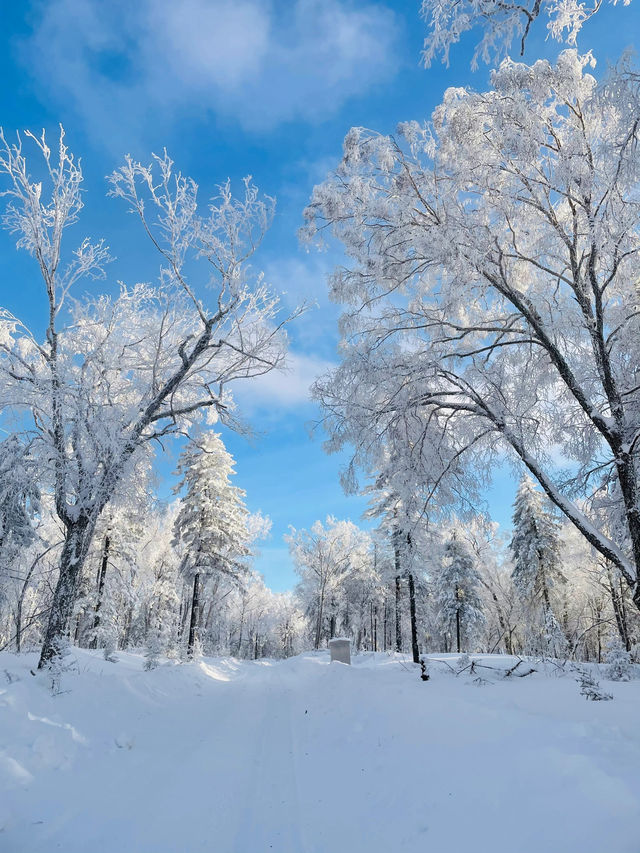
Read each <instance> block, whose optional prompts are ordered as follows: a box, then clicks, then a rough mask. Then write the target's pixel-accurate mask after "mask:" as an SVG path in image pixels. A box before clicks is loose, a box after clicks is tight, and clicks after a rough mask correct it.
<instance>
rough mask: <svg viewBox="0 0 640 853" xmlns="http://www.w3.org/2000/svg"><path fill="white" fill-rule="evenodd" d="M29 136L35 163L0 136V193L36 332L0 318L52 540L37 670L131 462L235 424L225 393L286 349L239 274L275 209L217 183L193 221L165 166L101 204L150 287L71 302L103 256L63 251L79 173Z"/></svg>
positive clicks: (86, 246) (4, 363)
mask: <svg viewBox="0 0 640 853" xmlns="http://www.w3.org/2000/svg"><path fill="white" fill-rule="evenodd" d="M27 137H28V139H29V141H30V142H33V143H34V145H35V148H36V153H37V154H38V155H39V160H38V162H34V163H31V161H30V160H28V159H27V156H26V154H25V153H24V151H23V147H22V140H21V138H20V137H19V138H18V140H17V142H16V143H15V144H10V143H9V142H8V141H7V140H6V139H5V137H4V136H2V135H0V179H2V180H3V185H2V187H1V188H0V191H2V194H3V195H4V196H5V198H6V199H7V202H8V203H7V207H6V214H5V217H4V224H5V226H6V227H7V228H9V229H10V230H11V231H12V232H14V233H15V234H16V235H17V244H18V247H19V248H22V249H26V250H27V251H28V252H29V253H30V254H31V255H32V256H33V257H34V258H35V260H36V265H37V267H38V269H39V273H40V276H41V278H42V283H43V286H44V292H45V295H46V299H47V303H48V304H47V311H46V319H45V322H44V323H43V325H44V326H45V327H46V333H45V338H44V340H43V341H40V340H39V339H38V337H37V335H36V334H35V333H33V332H32V331H30V330H29V329H28V328H27V327H26V326H25V325H24V324H23V323H22V322H21V321H20V320H19V318H17V317H14V316H13V315H11V314H10V313H9V312H8V311H6V310H5V311H3V312H2V314H1V317H0V405H1V406H2V407H3V409H4V410H5V411H10V412H15V413H18V415H19V416H22V415H23V414H24V413H32V415H33V420H32V424H31V431H32V432H31V434H32V435H33V436H34V439H33V441H32V451H33V453H34V455H37V458H38V460H39V463H40V469H41V471H40V472H41V475H42V479H43V481H45V482H46V483H47V485H48V486H49V487H50V488H51V490H52V491H53V493H54V494H55V506H56V512H57V514H58V516H59V518H60V520H61V522H62V524H63V525H64V529H65V539H64V544H63V547H62V551H61V556H60V575H59V579H58V583H57V586H56V590H55V595H54V600H53V602H52V606H51V610H50V616H49V622H48V627H47V631H46V635H45V638H44V643H43V647H42V652H41V658H40V666H44V665H46V664H48V662H49V661H50V660H51V658H52V656H53V655H54V654H55V647H56V643H55V639H56V637H60V636H63V635H65V634H66V632H67V631H68V628H69V622H70V618H71V614H72V611H73V606H74V602H75V599H76V595H77V592H78V584H79V579H80V577H81V574H82V569H83V565H84V563H85V560H86V557H87V554H88V553H89V549H90V547H91V543H92V539H93V535H94V531H95V528H96V524H97V523H98V519H99V518H100V515H101V513H102V512H103V510H104V509H105V507H106V506H107V505H108V503H109V502H110V500H111V499H112V498H113V496H114V494H115V492H116V491H117V489H118V488H119V487H120V485H121V484H122V483H123V482H124V481H126V479H127V478H128V477H131V476H132V472H133V468H134V465H135V463H136V460H137V458H139V457H140V455H141V454H144V453H150V452H151V448H152V447H154V446H156V445H155V440H156V439H162V438H164V437H167V436H170V435H173V434H176V433H181V432H184V431H185V430H188V429H189V428H190V427H191V425H192V424H193V423H194V422H195V421H197V420H199V419H201V418H202V417H203V415H204V413H206V412H209V413H210V414H211V415H212V416H213V417H214V418H216V417H219V418H222V420H224V421H227V422H228V423H229V424H231V425H233V423H234V419H233V417H232V415H231V411H232V408H231V402H232V401H231V398H230V396H229V394H228V392H227V390H226V389H227V388H228V385H229V383H232V382H233V381H234V380H238V379H243V378H248V377H252V376H258V375H261V374H264V373H266V372H268V371H269V370H271V369H272V368H273V367H275V366H277V365H279V364H280V363H281V361H282V358H283V355H284V345H285V342H284V338H283V335H282V333H281V332H282V329H281V327H282V322H281V320H280V319H279V317H278V310H279V309H278V299H277V297H275V296H273V295H272V294H271V293H270V292H269V290H268V288H267V287H266V286H265V284H264V283H263V281H262V279H261V277H258V278H257V279H256V278H255V277H253V276H252V274H251V272H250V268H249V266H248V263H247V262H248V259H249V258H250V257H251V255H252V254H253V252H254V250H255V248H256V247H257V246H258V245H259V243H260V240H261V238H262V235H263V234H264V232H265V230H266V228H267V227H268V225H269V222H270V219H271V216H272V210H273V205H272V201H271V200H270V199H266V200H262V199H261V198H260V197H259V196H258V192H257V190H256V189H255V187H253V186H252V185H251V183H250V182H249V180H247V181H246V182H245V194H244V197H243V198H241V199H235V198H234V197H233V196H232V195H231V190H230V186H229V184H228V183H226V184H223V185H222V186H221V187H220V188H219V191H218V195H217V196H216V197H215V198H213V199H212V200H211V202H210V204H209V207H208V211H207V213H205V214H204V215H201V214H200V213H199V210H198V200H197V186H196V184H195V183H194V182H193V181H192V180H190V179H188V178H186V177H184V176H182V175H181V174H180V173H179V172H176V171H175V169H174V166H173V163H172V161H171V159H170V158H169V157H168V155H167V154H165V155H164V156H162V157H155V158H154V160H153V163H152V165H150V166H145V165H143V164H142V163H138V162H136V161H134V160H133V159H131V158H129V157H128V158H127V159H126V162H125V164H124V166H123V167H122V168H120V169H118V170H117V171H116V172H114V173H113V175H112V176H111V178H110V186H111V195H112V196H115V197H117V198H120V199H122V200H124V202H125V203H126V204H127V206H128V207H129V209H130V210H131V211H133V212H134V213H135V214H136V215H137V216H138V218H139V219H140V221H141V225H142V232H143V233H145V234H146V235H147V237H148V238H150V240H151V243H152V245H153V246H154V247H155V249H157V251H158V252H159V255H160V257H161V258H162V263H163V267H162V270H161V274H160V282H159V284H158V285H157V286H155V287H153V286H151V285H146V284H145V285H142V284H138V285H135V286H133V287H127V286H124V285H122V286H121V288H120V292H119V293H117V294H115V295H113V296H112V295H102V296H95V297H94V296H88V297H86V298H84V299H82V300H76V301H73V300H71V297H70V291H71V290H72V289H73V288H74V286H76V285H77V284H78V282H79V281H80V280H81V279H83V278H86V277H87V276H90V277H93V278H102V277H104V276H105V265H106V264H107V262H108V261H109V253H108V250H107V247H106V246H105V244H104V242H103V241H98V242H96V243H91V242H90V241H89V240H88V239H85V240H84V241H83V242H82V243H81V244H80V246H79V247H78V248H77V249H76V250H75V251H72V252H70V251H69V250H68V249H67V248H66V241H65V239H64V237H65V234H66V232H67V230H68V228H69V227H70V226H71V225H73V224H74V223H75V222H76V220H77V219H78V217H79V215H80V212H81V210H82V206H83V192H82V179H83V175H82V170H81V167H80V163H79V161H77V160H76V159H75V158H74V157H73V155H72V154H71V152H70V151H69V149H68V147H67V145H66V143H65V140H64V134H63V133H61V136H60V140H59V143H58V145H57V146H56V148H55V150H54V151H52V150H51V149H50V148H49V146H48V144H47V142H46V140H45V137H44V135H43V136H42V137H41V138H39V139H37V138H35V137H33V136H32V135H31V134H27ZM36 159H37V158H36ZM32 169H36V170H37V171H38V172H39V175H37V176H35V177H32V174H31V170H32ZM187 270H188V272H187ZM205 287H209V288H210V289H211V290H212V291H213V293H212V294H211V295H210V297H209V298H206V294H205V293H204V292H203V290H204V288H205Z"/></svg>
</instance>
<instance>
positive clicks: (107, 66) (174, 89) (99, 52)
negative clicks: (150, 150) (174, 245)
mask: <svg viewBox="0 0 640 853" xmlns="http://www.w3.org/2000/svg"><path fill="white" fill-rule="evenodd" d="M39 8H40V15H39V19H38V23H37V25H36V26H35V27H34V29H33V31H32V33H31V35H30V37H29V38H28V39H26V40H25V41H24V42H23V43H22V45H21V48H20V54H21V57H22V61H23V62H24V64H25V65H26V66H27V67H28V69H29V70H30V72H31V73H32V74H33V75H34V76H35V77H36V79H37V82H38V85H39V86H40V87H41V88H42V89H43V90H44V92H45V93H46V94H47V96H48V97H49V98H51V99H52V100H53V101H54V102H59V103H64V104H66V105H69V104H72V105H73V107H74V108H75V110H76V112H77V113H78V114H79V115H81V116H82V117H83V118H84V120H85V121H86V122H87V125H88V127H89V129H90V130H92V131H93V132H94V134H113V133H115V134H116V135H119V133H118V130H119V128H121V127H122V125H123V124H125V125H135V126H137V127H135V128H131V127H129V132H130V133H131V130H132V129H137V131H138V132H142V130H143V128H144V126H145V123H146V122H147V121H148V119H149V117H150V116H153V118H154V122H157V121H159V120H161V119H162V118H164V119H165V120H166V121H175V119H176V118H177V117H179V116H180V115H184V114H194V115H197V114H200V115H202V113H203V112H206V111H214V112H215V113H216V114H218V115H221V116H223V117H225V118H227V119H232V120H234V121H237V122H238V123H239V124H240V125H241V126H242V127H243V128H245V129H248V130H252V131H264V130H269V129H271V128H274V127H275V126H277V125H279V124H281V123H282V122H286V121H290V120H300V119H302V120H305V121H316V120H320V119H322V118H324V117H326V116H327V115H329V114H331V113H333V112H335V111H336V110H338V109H339V108H340V107H341V106H342V104H344V102H345V101H346V100H347V99H348V98H350V97H352V96H354V95H358V94H361V93H363V92H366V91H367V90H368V89H369V88H370V87H371V86H372V85H374V84H376V83H377V82H379V81H380V80H384V79H387V78H389V77H390V76H392V75H393V70H394V65H395V62H394V53H395V42H396V36H397V26H396V19H395V17H394V15H393V13H392V12H391V11H390V10H389V9H388V8H386V7H384V6H381V5H378V4H376V3H372V2H367V0H361V2H355V0H290V2H286V3H285V2H278V0H180V2H175V0H137V2H136V3H131V2H129V0H109V2H104V0H48V2H42V3H41V4H40V7H39Z"/></svg>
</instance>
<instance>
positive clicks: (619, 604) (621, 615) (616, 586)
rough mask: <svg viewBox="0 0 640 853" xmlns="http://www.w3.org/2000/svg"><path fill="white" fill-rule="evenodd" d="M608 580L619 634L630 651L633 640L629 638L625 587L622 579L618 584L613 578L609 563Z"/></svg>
mask: <svg viewBox="0 0 640 853" xmlns="http://www.w3.org/2000/svg"><path fill="white" fill-rule="evenodd" d="M607 580H608V581H609V583H608V587H609V594H610V595H611V604H612V605H613V613H614V616H615V617H616V626H617V628H618V633H619V634H620V639H621V640H622V642H623V644H624V647H625V649H626V650H627V651H630V650H631V639H630V637H629V628H628V624H627V611H626V607H625V606H624V587H623V586H622V579H619V582H618V583H616V579H615V578H614V577H613V573H612V571H611V566H610V564H609V563H607Z"/></svg>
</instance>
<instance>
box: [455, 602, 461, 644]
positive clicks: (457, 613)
mask: <svg viewBox="0 0 640 853" xmlns="http://www.w3.org/2000/svg"><path fill="white" fill-rule="evenodd" d="M456 645H457V647H458V653H460V651H461V646H460V608H458V609H457V610H456Z"/></svg>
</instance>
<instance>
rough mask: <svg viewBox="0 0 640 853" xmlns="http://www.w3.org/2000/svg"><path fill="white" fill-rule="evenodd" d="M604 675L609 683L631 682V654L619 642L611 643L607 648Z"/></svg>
mask: <svg viewBox="0 0 640 853" xmlns="http://www.w3.org/2000/svg"><path fill="white" fill-rule="evenodd" d="M604 675H605V678H608V679H609V680H610V681H630V680H631V676H632V670H631V654H630V652H628V651H627V650H626V649H625V648H624V646H623V645H622V644H621V643H620V641H619V640H617V641H616V642H614V643H612V645H611V646H610V647H609V651H608V652H607V665H606V667H605V669H604Z"/></svg>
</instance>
